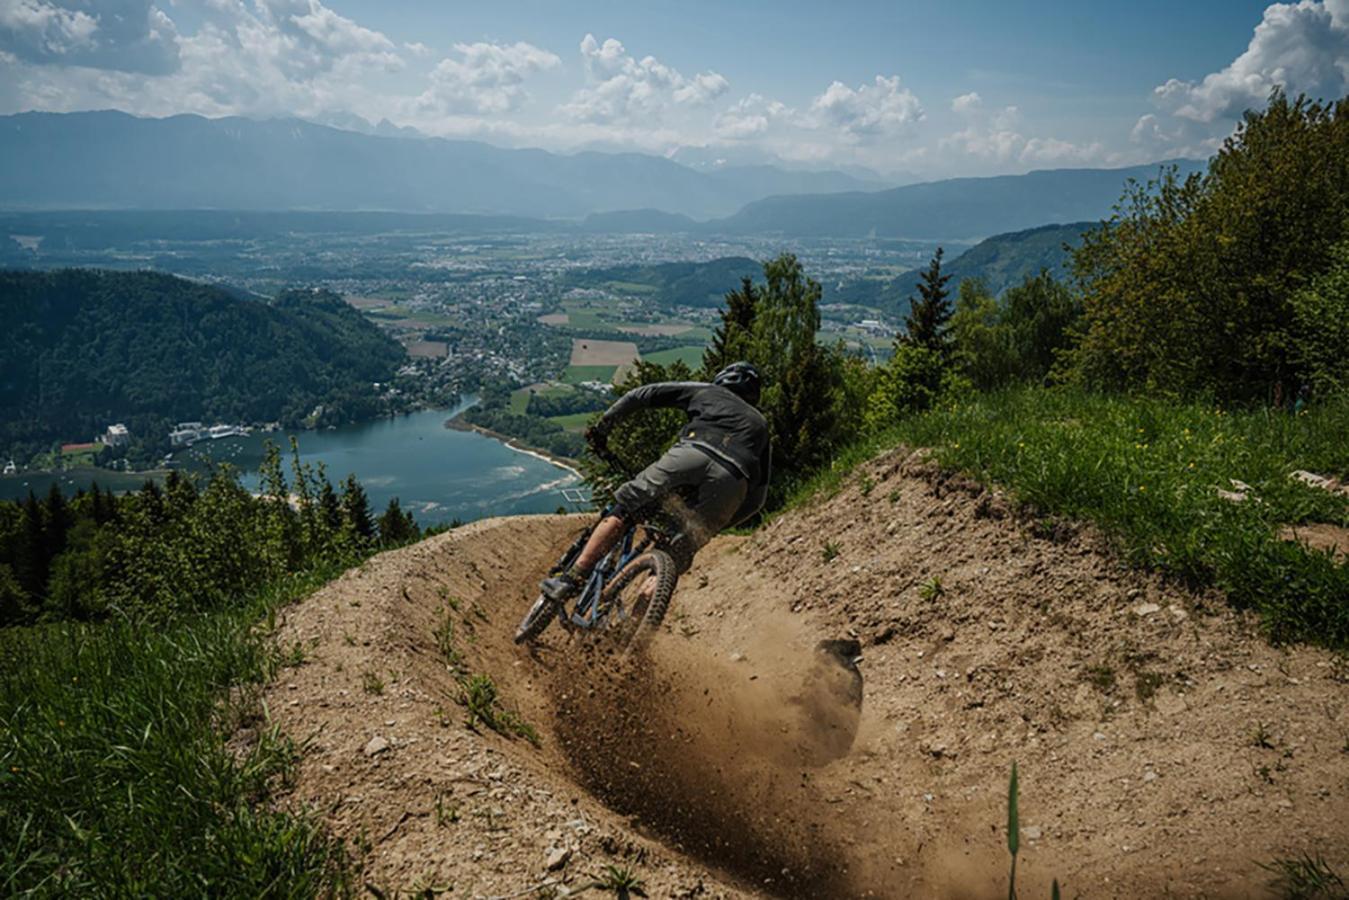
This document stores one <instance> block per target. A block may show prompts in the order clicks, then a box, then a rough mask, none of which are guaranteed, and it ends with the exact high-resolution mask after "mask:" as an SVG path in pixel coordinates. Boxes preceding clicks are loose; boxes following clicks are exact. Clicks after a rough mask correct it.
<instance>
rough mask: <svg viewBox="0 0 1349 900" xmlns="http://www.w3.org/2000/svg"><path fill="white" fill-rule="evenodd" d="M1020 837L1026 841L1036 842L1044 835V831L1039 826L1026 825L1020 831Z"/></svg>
mask: <svg viewBox="0 0 1349 900" xmlns="http://www.w3.org/2000/svg"><path fill="white" fill-rule="evenodd" d="M1021 835H1022V837H1024V838H1025V839H1026V840H1028V841H1038V840H1039V839H1040V838H1041V837H1042V836H1043V835H1044V831H1043V830H1042V829H1041V828H1040V826H1039V825H1027V826H1026V827H1025V828H1023V829H1021Z"/></svg>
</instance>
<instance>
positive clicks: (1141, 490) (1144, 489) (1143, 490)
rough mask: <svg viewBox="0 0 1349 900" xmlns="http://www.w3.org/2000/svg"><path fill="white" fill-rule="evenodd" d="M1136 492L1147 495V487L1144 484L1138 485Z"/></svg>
mask: <svg viewBox="0 0 1349 900" xmlns="http://www.w3.org/2000/svg"><path fill="white" fill-rule="evenodd" d="M1138 490H1139V492H1140V493H1147V490H1148V486H1147V485H1146V484H1140V485H1139V486H1138Z"/></svg>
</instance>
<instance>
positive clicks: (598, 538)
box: [572, 516, 624, 572]
mask: <svg viewBox="0 0 1349 900" xmlns="http://www.w3.org/2000/svg"><path fill="white" fill-rule="evenodd" d="M623 527H624V522H623V520H622V519H621V518H620V517H618V516H605V517H604V518H603V519H601V520H600V524H598V525H596V526H595V530H594V531H592V532H590V540H588V541H586V545H585V547H584V548H583V549H582V550H581V555H580V556H578V557H576V562H575V563H573V564H572V567H573V568H575V569H576V570H578V571H581V572H590V571H591V570H592V569H594V568H595V566H596V565H597V564H598V563H599V561H600V560H601V559H603V558H604V554H606V553H608V552H609V551H610V550H611V549H613V546H614V544H616V543H617V542H618V539H619V537H621V536H622V534H623Z"/></svg>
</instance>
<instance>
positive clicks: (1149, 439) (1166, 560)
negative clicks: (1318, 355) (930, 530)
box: [788, 389, 1349, 649]
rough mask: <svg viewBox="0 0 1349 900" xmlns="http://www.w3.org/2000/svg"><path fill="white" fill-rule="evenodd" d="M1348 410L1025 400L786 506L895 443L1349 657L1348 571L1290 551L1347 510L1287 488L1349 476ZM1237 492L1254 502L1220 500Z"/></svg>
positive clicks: (919, 428)
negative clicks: (1245, 490)
mask: <svg viewBox="0 0 1349 900" xmlns="http://www.w3.org/2000/svg"><path fill="white" fill-rule="evenodd" d="M1345 434H1349V401H1341V402H1339V403H1337V404H1327V405H1325V406H1321V407H1314V408H1311V409H1309V410H1308V411H1306V412H1305V414H1300V415H1292V414H1288V413H1282V412H1268V411H1265V410H1255V411H1237V412H1233V411H1229V410H1223V409H1219V408H1216V407H1213V406H1210V405H1205V404H1201V403H1181V402H1176V401H1170V400H1166V399H1163V398H1153V397H1121V396H1101V395H1093V394H1087V393H1083V392H1080V391H1074V390H1066V389H1052V390H1051V389H1021V390H1013V391H1007V392H1003V393H997V394H989V395H984V396H980V397H977V398H975V399H973V400H972V401H968V402H963V403H960V404H958V405H949V406H945V407H943V408H941V409H937V410H933V411H931V412H928V413H925V414H922V415H918V416H914V417H912V418H910V419H908V420H906V421H904V422H902V423H900V424H899V425H898V426H897V427H895V428H893V429H891V430H890V431H887V432H886V433H884V434H881V435H876V436H873V437H871V438H869V439H867V440H865V441H862V442H859V443H858V444H856V445H854V446H852V447H850V448H847V449H846V450H845V451H844V452H843V453H842V454H840V455H839V457H838V458H837V459H836V461H835V463H834V465H832V466H831V467H830V468H829V469H827V470H825V471H823V472H821V473H819V474H818V475H817V476H816V477H815V478H814V479H813V480H812V481H811V482H809V483H808V484H806V485H805V486H804V487H803V488H802V489H801V490H799V491H798V492H797V494H796V495H795V496H794V498H793V500H792V501H791V502H790V503H789V504H788V508H791V507H795V506H800V505H802V504H804V503H807V502H810V499H811V498H812V497H814V496H816V495H818V494H819V493H821V492H832V491H836V490H838V488H839V487H840V486H841V485H842V484H843V483H844V480H845V479H846V477H847V475H848V473H849V472H850V471H851V470H852V469H853V468H854V467H855V466H856V465H858V464H859V463H861V462H863V461H865V460H867V459H870V458H871V457H873V456H874V455H876V454H877V453H878V452H881V451H883V450H886V449H889V448H892V447H894V446H896V445H898V444H908V445H911V446H920V447H931V448H933V451H934V454H935V457H936V459H937V460H938V461H939V462H940V463H942V464H944V465H946V466H949V467H952V468H956V469H960V470H963V471H965V472H967V473H970V474H971V475H973V476H975V477H976V478H979V479H980V480H982V481H985V482H993V483H997V484H1000V485H1003V486H1005V487H1007V488H1009V489H1010V492H1011V494H1012V495H1013V496H1014V497H1015V498H1016V499H1017V500H1018V501H1019V502H1020V503H1021V504H1022V505H1023V506H1024V507H1025V508H1027V509H1028V510H1029V511H1031V512H1032V513H1034V514H1039V515H1053V516H1066V517H1069V518H1072V519H1077V520H1086V521H1091V522H1095V523H1096V524H1097V525H1099V526H1100V527H1101V528H1102V530H1103V531H1104V532H1105V533H1106V534H1107V535H1108V536H1109V537H1111V538H1112V539H1113V540H1114V542H1115V544H1116V546H1117V547H1118V548H1119V550H1120V551H1121V552H1122V553H1123V554H1124V555H1125V557H1127V559H1129V560H1130V561H1131V562H1133V563H1135V564H1137V565H1140V566H1145V567H1149V568H1154V569H1158V570H1160V571H1162V572H1165V573H1167V574H1169V575H1172V576H1174V577H1176V578H1178V579H1181V580H1182V581H1184V582H1185V583H1188V584H1190V585H1192V586H1196V587H1201V586H1207V585H1214V586H1216V587H1218V588H1220V589H1221V590H1223V591H1224V592H1225V593H1226V594H1227V596H1228V598H1229V599H1230V601H1231V602H1232V603H1233V604H1234V605H1236V606H1237V607H1239V608H1244V609H1252V610H1255V611H1257V612H1258V613H1259V614H1260V617H1261V619H1262V622H1263V625H1264V627H1265V629H1266V631H1267V633H1268V635H1269V636H1270V638H1271V639H1273V640H1274V641H1276V642H1284V641H1294V640H1302V641H1309V642H1312V643H1316V644H1322V645H1325V646H1328V647H1331V648H1339V649H1344V648H1349V568H1347V567H1346V566H1344V565H1342V564H1337V562H1336V560H1335V559H1334V558H1333V557H1332V556H1331V555H1329V554H1327V553H1323V552H1317V551H1313V550H1309V549H1307V548H1305V547H1303V546H1301V545H1299V544H1294V543H1290V542H1286V541H1283V540H1280V539H1279V537H1278V532H1279V529H1280V528H1281V527H1282V526H1284V525H1287V524H1300V523H1306V522H1327V523H1330V524H1333V525H1338V526H1340V527H1349V498H1345V497H1344V496H1341V495H1337V494H1333V493H1330V492H1327V491H1322V490H1318V489H1316V488H1311V487H1308V486H1306V485H1304V484H1301V483H1300V482H1297V481H1295V480H1294V479H1292V478H1290V477H1289V474H1290V473H1291V472H1293V471H1294V470H1297V469H1307V470H1310V471H1312V472H1316V473H1318V474H1322V475H1330V476H1338V477H1343V476H1345V475H1346V474H1349V442H1346V441H1345V440H1344V435H1345ZM1232 479H1237V480H1239V481H1242V482H1245V483H1246V484H1248V485H1250V486H1251V491H1250V496H1249V499H1248V500H1247V501H1246V502H1241V503H1233V502H1230V501H1228V500H1224V499H1222V498H1221V497H1220V496H1219V494H1218V490H1219V489H1220V488H1222V489H1230V487H1231V481H1232Z"/></svg>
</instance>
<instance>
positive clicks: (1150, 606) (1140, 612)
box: [1132, 603, 1161, 616]
mask: <svg viewBox="0 0 1349 900" xmlns="http://www.w3.org/2000/svg"><path fill="white" fill-rule="evenodd" d="M1160 611H1161V607H1160V606H1158V605H1157V604H1156V603H1140V604H1138V605H1137V606H1135V607H1134V608H1133V610H1132V612H1133V614H1134V615H1136V616H1150V615H1152V614H1153V613H1155V612H1160Z"/></svg>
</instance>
